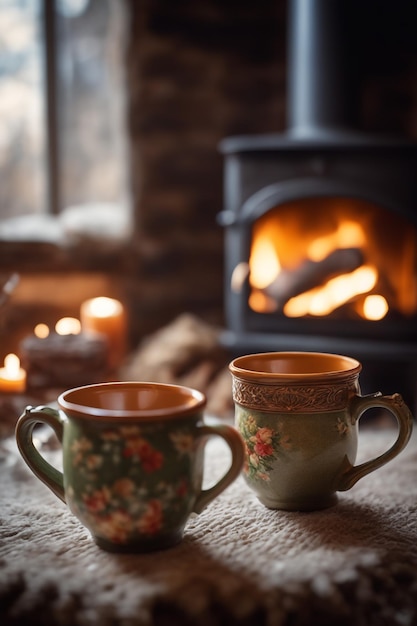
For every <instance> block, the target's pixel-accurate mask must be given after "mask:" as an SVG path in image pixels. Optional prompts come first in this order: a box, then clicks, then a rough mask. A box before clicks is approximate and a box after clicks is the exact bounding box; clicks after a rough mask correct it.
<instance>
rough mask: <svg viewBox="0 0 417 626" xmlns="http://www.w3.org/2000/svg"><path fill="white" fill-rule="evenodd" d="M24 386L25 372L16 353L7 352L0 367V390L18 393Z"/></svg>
mask: <svg viewBox="0 0 417 626" xmlns="http://www.w3.org/2000/svg"><path fill="white" fill-rule="evenodd" d="M25 388H26V372H25V370H24V369H23V368H21V367H20V360H19V357H18V356H17V355H16V354H8V355H7V356H6V357H5V359H4V367H1V368H0V391H6V392H14V393H19V392H21V391H24V390H25Z"/></svg>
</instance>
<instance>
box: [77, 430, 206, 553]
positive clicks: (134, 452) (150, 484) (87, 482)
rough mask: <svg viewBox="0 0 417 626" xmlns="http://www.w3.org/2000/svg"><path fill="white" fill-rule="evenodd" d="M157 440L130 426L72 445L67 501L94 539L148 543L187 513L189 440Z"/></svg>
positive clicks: (177, 434) (175, 436)
mask: <svg viewBox="0 0 417 626" xmlns="http://www.w3.org/2000/svg"><path fill="white" fill-rule="evenodd" d="M158 435H159V433H158V432H156V431H153V430H152V429H149V431H147V432H142V430H141V429H140V428H139V427H137V426H132V427H121V428H120V429H106V430H103V431H102V432H101V433H100V435H99V436H98V437H91V439H90V438H88V437H87V436H86V435H85V434H83V435H80V436H79V437H76V438H75V439H73V441H72V443H71V451H72V453H73V456H72V465H73V472H72V480H73V484H70V485H69V487H68V488H67V495H68V498H69V500H70V501H71V508H73V510H74V513H75V514H76V515H77V516H79V518H80V519H81V520H83V521H84V523H85V525H86V526H87V527H88V528H90V530H92V532H93V533H94V534H95V535H97V536H100V537H102V538H105V539H107V540H108V541H111V542H113V543H124V542H127V541H129V540H131V539H132V538H133V539H134V538H135V537H141V536H147V537H152V536H154V535H157V534H158V533H160V532H162V533H163V532H164V531H165V530H166V529H168V528H169V526H170V522H171V521H172V519H178V520H182V519H184V518H186V517H187V516H188V514H189V513H190V512H191V509H192V503H193V497H194V495H193V494H194V490H193V488H192V486H191V478H190V471H189V468H190V464H191V459H190V456H191V452H192V451H193V450H194V437H193V434H192V433H191V432H188V431H187V429H185V430H184V429H178V430H174V431H172V432H171V433H170V434H169V436H168V437H166V438H163V439H160V438H159V436H158ZM158 442H161V443H160V449H159V446H158ZM167 454H169V455H170V459H171V460H170V463H172V457H174V459H175V471H174V472H173V471H172V466H171V468H170V467H169V463H168V461H167ZM175 524H176V522H174V525H175Z"/></svg>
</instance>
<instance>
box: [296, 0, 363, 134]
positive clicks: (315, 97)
mask: <svg viewBox="0 0 417 626" xmlns="http://www.w3.org/2000/svg"><path fill="white" fill-rule="evenodd" d="M350 1H351V0H288V34H287V36H288V45H287V55H288V66H287V70H288V77H287V81H288V82H287V85H288V87H287V89H288V96H287V125H288V130H289V131H290V132H291V133H293V134H296V135H301V136H317V135H328V134H329V133H334V132H335V131H336V132H337V131H340V130H343V129H345V130H346V129H348V128H349V127H352V126H354V125H355V124H354V117H355V115H354V111H353V97H354V95H355V94H354V89H353V84H352V78H353V75H352V74H353V62H352V61H353V59H354V56H355V54H350V52H349V44H350V43H351V42H350V37H349V28H348V22H349V20H348V19H347V15H348V13H347V9H348V3H349V2H350ZM351 52H352V51H351Z"/></svg>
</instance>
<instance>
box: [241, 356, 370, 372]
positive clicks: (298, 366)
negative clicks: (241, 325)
mask: <svg viewBox="0 0 417 626" xmlns="http://www.w3.org/2000/svg"><path fill="white" fill-rule="evenodd" d="M361 367H362V366H361V364H360V363H359V361H357V360H356V359H353V358H351V357H347V356H342V355H340V354H330V353H325V352H263V353H259V354H247V355H245V356H241V357H238V358H236V359H234V360H233V361H232V362H231V363H230V365H229V369H230V371H231V372H232V374H234V375H236V376H239V374H240V375H246V376H248V375H250V376H251V377H253V378H262V377H263V376H265V375H266V376H269V377H271V376H272V377H277V378H282V377H284V378H297V377H302V378H306V377H308V378H311V377H313V378H316V377H323V376H330V377H333V376H339V375H340V374H355V373H359V372H360V370H361Z"/></svg>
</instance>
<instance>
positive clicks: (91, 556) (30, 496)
mask: <svg viewBox="0 0 417 626" xmlns="http://www.w3.org/2000/svg"><path fill="white" fill-rule="evenodd" d="M393 437H394V434H393V433H392V431H384V430H378V429H375V430H366V429H365V430H364V431H363V433H362V434H361V439H360V441H361V444H360V455H361V457H363V458H365V457H367V458H369V457H370V456H375V454H377V453H379V452H381V451H383V450H384V449H385V448H386V447H387V446H388V444H389V442H391V441H392V440H393ZM0 446H1V450H0V471H1V482H0V623H1V624H2V625H3V626H8V625H9V624H33V625H43V624H50V625H54V626H55V625H58V626H61V625H62V626H67V625H82V626H90V625H93V624H94V625H98V624H100V626H107V625H109V626H110V625H113V626H114V625H115V624H120V625H123V626H142V625H143V626H147V625H156V626H165V625H176V624H178V625H179V624H181V626H188V625H191V624H201V625H202V626H211V625H217V624H228V625H229V624H230V625H234V624H238V625H242V626H243V625H248V626H249V625H252V624H253V625H255V624H256V626H263V625H265V626H281V625H290V624H291V626H298V625H308V624H314V625H316V626H317V625H320V624H323V625H324V624H326V625H327V624H329V625H333V624H337V625H338V626H344V625H346V626H347V625H349V626H352V624H354V625H355V626H361V625H366V626H372V625H375V626H384V625H387V626H388V625H389V626H396V625H398V626H408V625H412V624H417V437H416V436H415V435H413V437H412V440H411V442H410V443H409V445H408V446H407V448H406V450H405V451H404V452H402V453H401V454H400V456H399V457H397V458H396V459H395V460H394V461H392V462H391V463H389V464H388V465H386V466H385V467H383V468H381V469H380V470H378V471H376V472H374V473H373V474H371V475H369V476H367V477H365V478H363V479H362V480H361V481H360V482H359V483H358V484H357V485H355V486H354V487H353V488H352V489H351V490H350V491H348V492H345V493H343V494H340V498H339V503H338V504H337V505H336V506H334V507H332V508H330V509H327V510H324V511H319V512H313V513H294V512H282V511H271V510H268V509H266V508H265V507H264V506H263V505H262V504H260V503H259V502H258V500H257V499H256V498H255V497H254V496H253V495H252V493H251V492H250V491H249V489H248V487H247V486H246V484H245V483H244V481H243V479H242V478H241V477H240V478H239V479H238V480H237V481H235V483H233V485H231V486H230V487H229V488H228V489H227V490H226V491H225V492H223V494H221V496H220V497H218V498H217V500H215V501H214V502H213V503H212V504H210V505H209V506H208V507H207V509H206V510H205V511H203V513H201V514H200V515H199V516H198V517H193V518H192V519H190V521H189V523H188V525H187V527H186V533H185V537H184V540H183V541H182V543H181V544H179V545H177V546H176V547H174V548H171V549H169V550H165V551H161V552H156V553H151V554H145V555H118V554H111V553H107V552H104V551H102V550H101V549H100V548H98V547H97V546H96V545H95V544H94V542H93V541H92V539H91V538H90V535H89V533H88V531H86V530H85V529H84V528H83V527H82V526H81V525H80V523H79V522H78V521H77V519H76V518H74V517H73V516H72V514H71V513H70V511H69V510H67V508H66V506H65V505H64V504H63V503H62V502H60V501H59V500H58V499H57V498H56V497H55V496H54V495H53V494H52V493H51V492H50V491H49V490H48V489H47V487H45V485H43V484H42V483H40V482H39V481H38V480H37V479H36V478H35V477H34V476H33V475H32V473H31V472H30V470H29V469H28V468H27V466H26V465H25V464H24V462H23V460H22V459H21V458H20V456H19V455H18V452H17V449H16V446H15V442H14V438H13V437H9V438H5V439H3V440H2V441H1V442H0ZM48 454H49V455H50V459H52V460H55V461H56V462H57V463H59V457H60V453H59V451H57V450H56V449H52V450H50V451H49V452H48ZM227 462H228V451H227V450H226V447H225V446H224V444H223V442H222V441H221V440H218V439H215V440H212V441H211V442H210V443H209V447H208V449H207V454H206V476H207V481H208V482H210V481H212V480H213V479H214V477H215V476H218V475H219V473H221V472H222V468H223V467H225V464H227Z"/></svg>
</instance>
